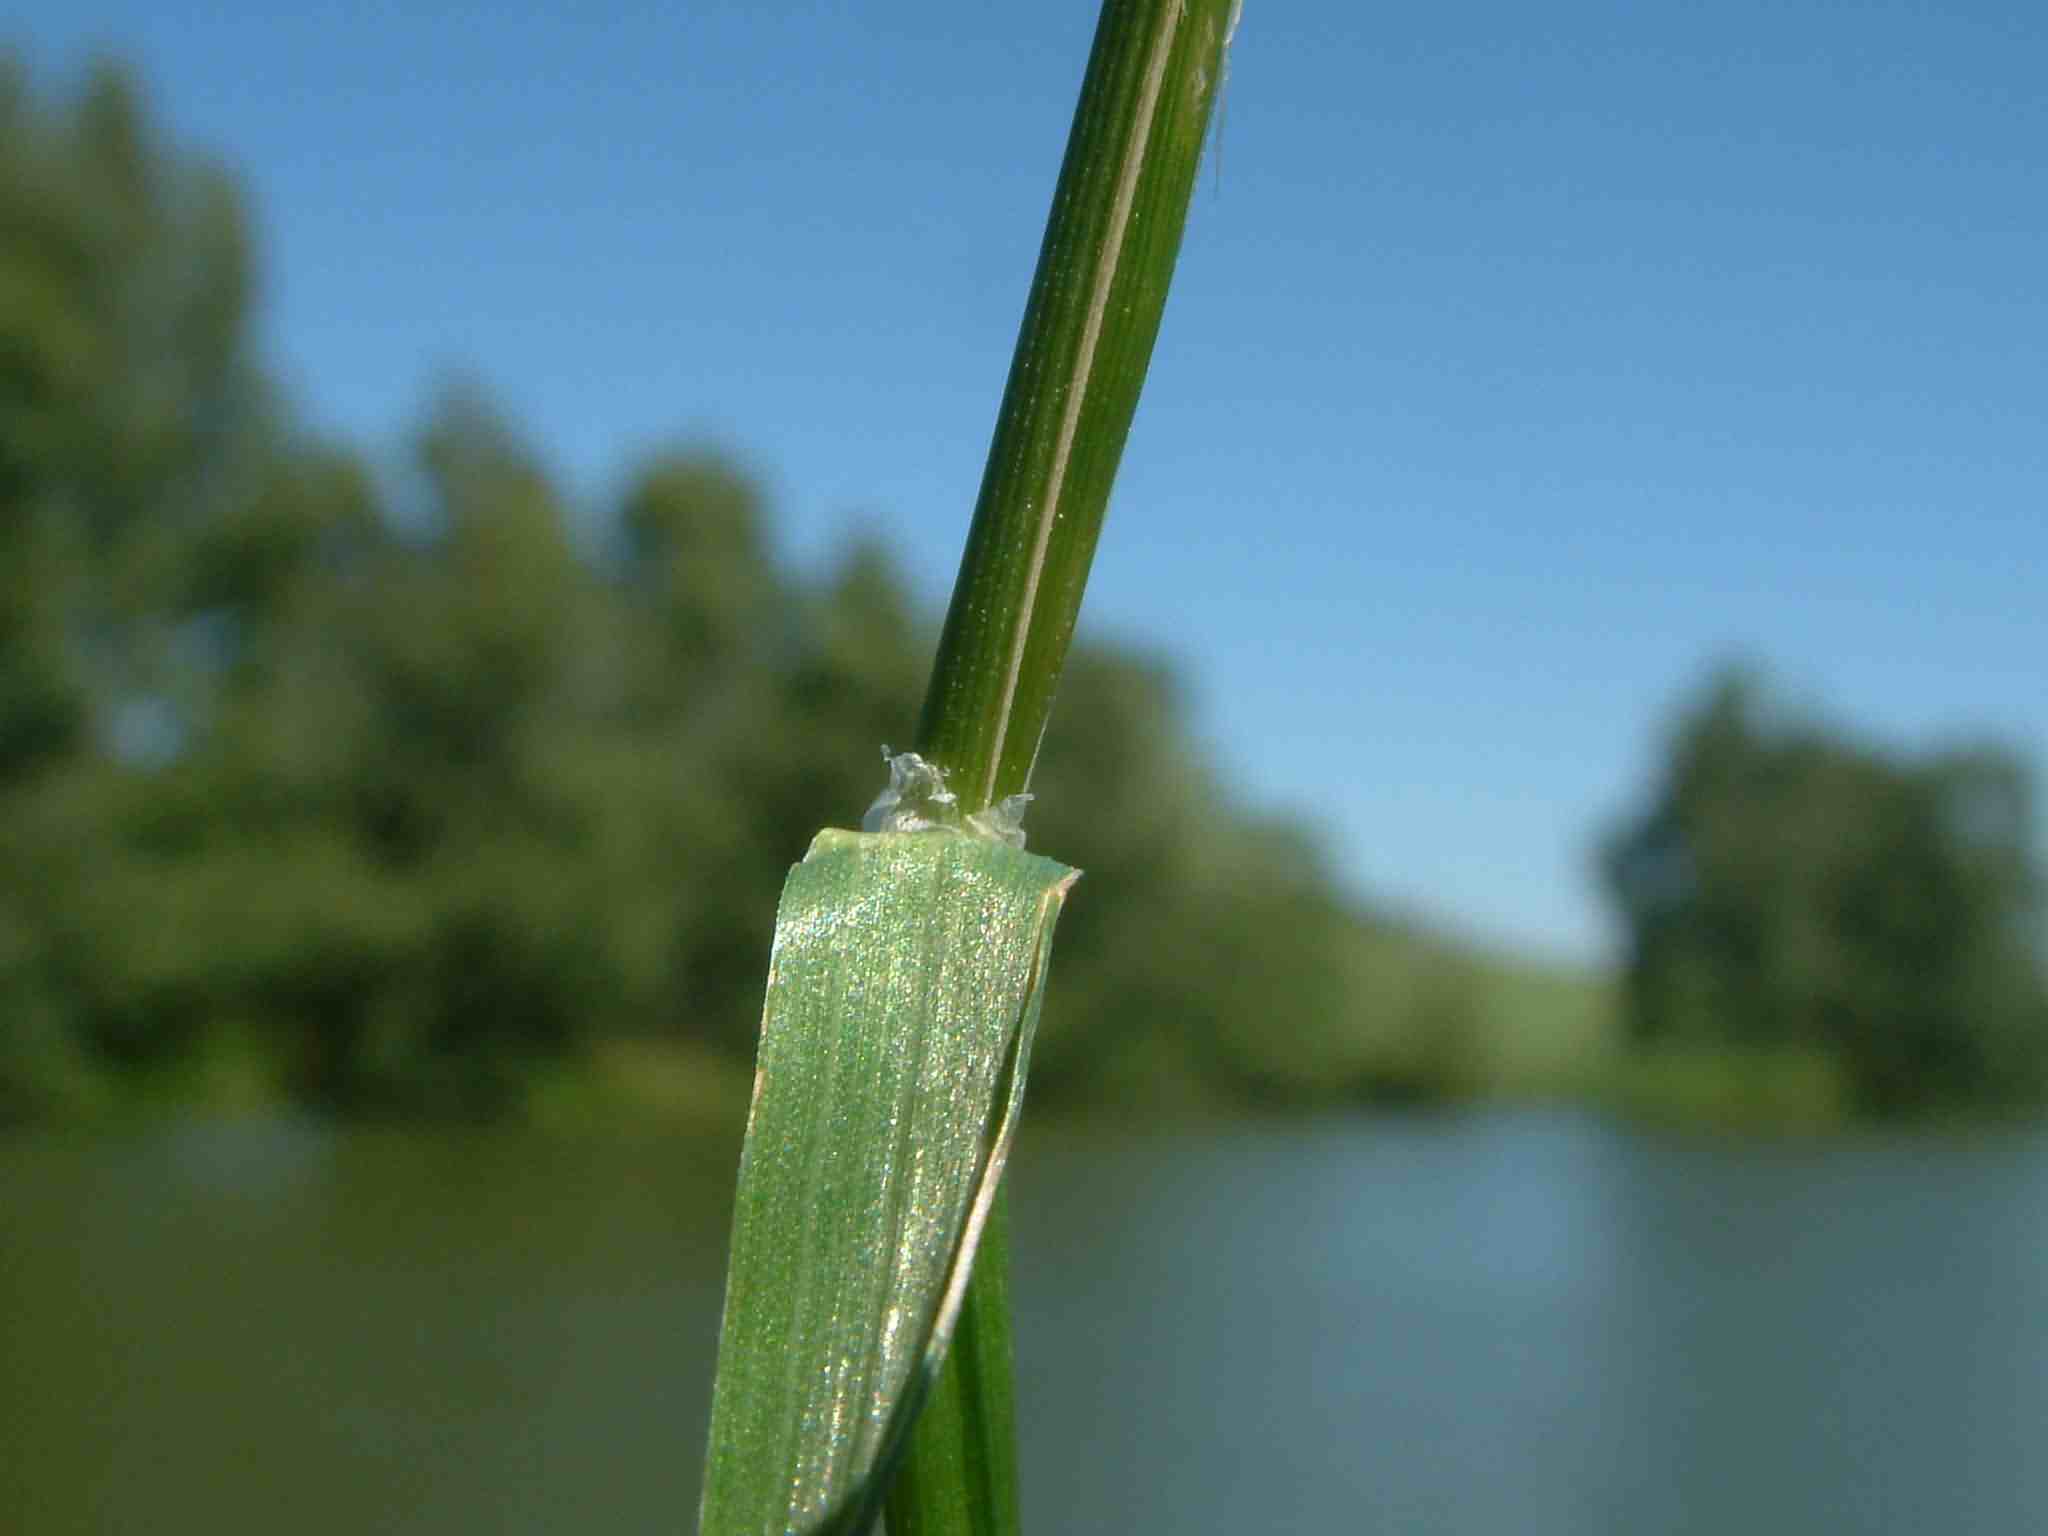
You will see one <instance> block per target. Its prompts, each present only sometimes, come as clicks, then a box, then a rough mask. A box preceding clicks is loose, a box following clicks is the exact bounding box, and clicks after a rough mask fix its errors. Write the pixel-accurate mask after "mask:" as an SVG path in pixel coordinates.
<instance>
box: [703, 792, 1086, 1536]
mask: <svg viewBox="0 0 2048 1536" xmlns="http://www.w3.org/2000/svg"><path fill="white" fill-rule="evenodd" d="M1073 879H1074V872H1073V871H1072V870H1070V869H1067V868H1065V867H1064V866H1062V865H1059V864H1055V863H1053V862H1052V861H1051V860H1050V859H1042V858H1038V857H1036V856H1035V855H1032V854H1027V853H1025V852H1023V851H1022V850H1021V849H1017V848H1012V847H1008V846H1006V845H1005V844H1003V843H1002V842H999V841H996V840H993V839H991V838H987V837H982V836H976V835H973V834H970V833H967V832H959V831H952V830H947V829H938V830H932V831H926V832H909V833H906V832H884V833H872V834H871V833H854V832H836V831H826V832H821V833H819V834H818V837H817V839H816V841H815V842H814V843H813V844H812V846H811V851H810V853H809V854H808V855H807V856H806V857H805V859H804V862H803V863H801V864H799V865H797V866H796V868H795V869H793V870H792V871H791V872H790V877H789V881H788V883H787V884H786V886H785V887H784V890H783V897H782V906H781V909H780V911H779V912H778V914H777V917H776V925H775V949H774V955H773V958H772V960H771V961H770V965H769V978H768V996H767V1005H766V1008H765V1010H764V1013H763V1018H762V1027H761V1045H760V1054H759V1061H758V1066H757V1069H756V1073H755V1085H754V1104H753V1109H752V1112H751V1114H750V1116H749V1120H748V1126H747V1137H746V1143H745V1147H744V1150H743V1151H742V1154H741V1162H740V1179H739V1192H738V1197H737V1204H736V1208H735V1212H734V1217H733V1245H732V1260H731V1267H730V1269H729V1271H728V1275H727V1281H726V1302H725V1318H724V1323H723V1329H722V1333H721V1336H720V1341H719V1359H718V1379H717V1385H716V1387H715V1389H714V1392H713V1398H712V1422H711V1445H710V1454H709V1460H708V1464H707V1467H706V1471H705V1487H704V1503H703V1512H702V1517H701V1529H702V1530H703V1531H704V1532H705V1533H706V1536H739V1533H746V1536H779V1533H785V1532H833V1533H842V1532H843V1533H857V1532H861V1531H865V1530H867V1529H869V1528H870V1527H871V1526H872V1525H873V1523H874V1521H875V1519H876V1517H877V1516H878V1515H879V1513H880V1509H881V1503H882V1498H883V1494H884V1492H885V1490H886V1486H887V1480H888V1476H889V1473H890V1472H891V1470H892V1468H893V1463H894V1460H895V1458H896V1456H897V1454H898V1453H899V1452H900V1450H901V1448H902V1445H903V1443H904V1440H905V1438H906V1435H907V1432H908V1428H909V1425H910V1423H911V1422H912V1420H913V1419H914V1418H915V1416H916V1409H917V1407H918V1404H919V1402H920V1400H921V1398H922V1397H923V1395H924V1394H925V1393H926V1392H927V1391H928V1390H929V1386H930V1380H931V1377H932V1376H933V1375H934V1374H935V1373H936V1370H937V1364H938V1361H939V1360H940V1359H942V1358H943V1357H944V1355H945V1352H946V1345H947V1342H948V1339H949V1335H950V1333H951V1331H952V1328H953V1323H954V1320H955V1318H956V1317H957V1315H958V1313H959V1310H960V1308H961V1304H962V1299H963V1296H964V1292H965V1288H966V1281H967V1276H968V1274H969V1272H970V1270H971V1267H972V1262H973V1257H974V1250H975V1246H976V1242H977V1238H978V1236H979V1234H980V1232H981V1231H982V1229H983V1228H984V1226H985V1224H986V1221H987V1218H988V1214H989V1208H990V1204H991V1202H992V1200H993V1198H994V1193H995V1189H996V1183H997V1180H998V1179H999V1178H1000V1176H1001V1172H1002V1166H1003V1162H1004V1160H1005V1158H1006V1157H1007V1155H1008V1150H1009V1144H1010V1139H1011V1136H1012V1135H1013V1133H1014V1130H1015V1125H1016V1113H1017V1108H1018V1105H1019V1103H1020V1102H1021V1099H1022V1094H1023V1083H1024V1068H1025V1065H1026V1062H1027V1059H1028V1055H1029V1052H1030V1045H1031V1035H1032V1031H1033V1029H1034V1028H1035V1026H1036V1023H1037V1015H1038V1006H1039V999H1040V996H1041V992H1042V988H1043V982H1044V975H1045V966H1046V960H1047V956H1048V954H1049V951H1050V946H1051V942H1052V929H1053V924H1054V921H1055V920H1056V918H1057V916H1058V913H1059V908H1060V905H1061V902H1062V901H1063V900H1064V898H1065V894H1066V891H1067V888H1068V887H1069V885H1070V884H1071V883H1072V881H1073Z"/></svg>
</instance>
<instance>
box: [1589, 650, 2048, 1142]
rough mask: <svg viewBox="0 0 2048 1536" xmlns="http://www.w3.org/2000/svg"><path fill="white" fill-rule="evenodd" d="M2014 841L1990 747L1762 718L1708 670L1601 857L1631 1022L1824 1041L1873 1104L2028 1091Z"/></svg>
mask: <svg viewBox="0 0 2048 1536" xmlns="http://www.w3.org/2000/svg"><path fill="white" fill-rule="evenodd" d="M2034 848H2035V843H2034V832H2033V826H2032V807H2031V796H2030V786H2029V783H2028V779H2027V775H2026V773H2025V770H2024V768H2023V766H2022V765H2021V764H2020V763H2019V762H2018V761H2017V760H2016V759H2014V758H2013V757H2012V756H2011V755H2010V754H2008V753H2005V752H2002V751H1998V750H1995V749H1990V748H1985V749H1979V750H1974V751H1969V752H1958V753H1952V754H1947V755H1944V756H1939V757H1935V758H1932V759H1929V760H1927V761H1924V762H1920V763H1907V762H1902V761H1898V760H1895V759H1892V758H1889V757H1887V756H1885V755H1883V754H1881V753H1878V752H1875V751H1873V750H1870V749H1867V748H1864V747H1860V746H1858V745H1855V744H1854V743H1851V742H1849V741H1847V740H1845V739H1843V738H1841V737H1839V736H1836V735H1834V734H1831V733H1830V732H1828V731H1826V730H1824V729H1823V728H1821V727H1820V726H1819V725H1817V724H1814V723H1811V722H1804V721H1798V720H1792V719H1789V718H1784V717H1779V716H1774V715H1773V714H1772V713H1771V712H1770V711H1769V710H1768V709H1767V707H1766V704H1765V701H1764V697H1763V694H1762V691H1761V688H1760V685H1759V684H1758V681H1757V679H1756V678H1755V677H1754V676H1753V675H1752V674H1751V673H1749V672H1747V671H1743V670H1740V669H1729V670H1726V671H1724V672H1722V673H1721V674H1720V675H1719V676H1718V677H1717V678H1716V679H1715V680H1714V681H1713V682H1712V684H1711V685H1710V686H1709V687H1708V688H1707V690H1706V691H1705V693H1704V695H1703V696H1702V697H1701V699H1700V700H1699V702H1697V703H1696V704H1695V705H1694V706H1693V707H1692V708H1691V709H1690V710H1689V711H1688V712H1687V713H1686V715H1685V717H1684V719H1683V720H1682V722H1681V724H1680V726H1679V728H1678V730H1677V732H1676V734H1675V735H1674V737H1673V740H1672V744H1671V747H1670V750H1669V753H1668V756H1667V760H1666V763H1665V767H1664V772H1663V776H1662V783H1661V785H1660V787H1659V789H1658V791H1657V793H1656V795H1655V797H1654V799H1653V801H1652V803H1651V806H1650V808H1649V809H1648V811H1647V812H1646V813H1645V814H1644V815H1643V816H1642V817H1641V818H1640V819H1639V820H1637V821H1635V822H1633V823H1631V824H1630V825H1628V826H1626V827H1624V828H1623V829H1621V830H1620V832H1619V833H1617V834H1616V835H1615V836H1614V837H1613V838H1612V839H1611V840H1610V841H1609V843H1608V844H1607V846H1606V847H1605V849H1604V851H1603V854H1602V860H1601V862H1602V868H1603V872H1604V876H1605V881H1606V885H1607V889H1608V891H1609V893H1610V895H1611V897H1612V899H1613V900H1614V902H1615V904H1616V906H1617V907H1618V909H1619V910H1620V912H1621V915H1622V917H1623V919H1624V921H1625V922H1626V923H1627V924H1628V929H1629V935H1630V958H1629V972H1628V997H1629V1012H1630V1024H1631V1029H1632V1032H1633V1034H1634V1036H1635V1037H1636V1038H1637V1039H1638V1040H1639V1041H1641V1042H1644V1043H1646V1044H1671V1045H1680V1046H1687V1047H1697V1046H1701V1045H1708V1044H1713V1043H1717V1042H1718V1043H1726V1044H1728V1045H1730V1046H1735V1047H1740V1048H1744V1049H1751V1050H1753V1049H1793V1050H1797V1049H1819V1050H1823V1051H1826V1052H1829V1053H1832V1054H1834V1055H1835V1056H1836V1057H1837V1058H1838V1059H1839V1060H1840V1062H1841V1063H1842V1065H1843V1067H1844V1068H1845V1070H1846V1071H1847V1072H1848V1073H1849V1076H1850V1080H1851V1082H1852V1083H1853V1085H1854V1087H1855V1091H1856V1092H1857V1094H1858V1096H1859V1099H1860V1101H1861V1103H1862V1105H1863V1107H1864V1108H1866V1109H1868V1110H1871V1111H1874V1112H1880V1113H1899V1112H1908V1111H1916V1110H1935V1109H1955V1108H1962V1107H1967V1106H1971V1105H1978V1104H1987V1103H1999V1102H2007V1101H2011V1100H2015V1099H2026V1098H2031V1097H2033V1096H2035V1095H2037V1094H2038V1093H2039V1092H2040V1091H2041V1088H2042V1086H2043V1067H2044V1048H2048V994H2044V985H2043V977H2042V973H2041V968H2040V962H2039V949H2038V944H2039V928H2038V924H2039V916H2040V907H2039V896H2040V889H2041V886H2040V878H2039V872H2038V870H2037V868H2036V864H2035V855H2034Z"/></svg>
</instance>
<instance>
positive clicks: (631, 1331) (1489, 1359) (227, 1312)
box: [0, 1114, 2048, 1536]
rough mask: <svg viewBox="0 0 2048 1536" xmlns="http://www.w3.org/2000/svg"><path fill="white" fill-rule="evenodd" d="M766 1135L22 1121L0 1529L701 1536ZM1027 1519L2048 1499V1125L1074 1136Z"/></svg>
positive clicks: (1691, 1515) (1665, 1517) (1034, 1299)
mask: <svg viewBox="0 0 2048 1536" xmlns="http://www.w3.org/2000/svg"><path fill="white" fill-rule="evenodd" d="M732 1153H733V1149H732V1148H731V1147H730V1146H729V1145H716V1144H708V1143H705V1142H702V1141H692V1140H688V1139H682V1138H677V1139H674V1140H653V1139H643V1140H637V1141H635V1140H620V1141H612V1142H606V1141H591V1142H582V1141H576V1140H564V1139H543V1138H538V1137H531V1136H521V1135H513V1134H505V1133H466V1134H445V1133H444V1134H433V1135H428V1134H420V1133H405V1132H395V1131H360V1130H352V1131H333V1130H327V1129H321V1128H314V1127H308V1126H302V1125H294V1124H289V1123H286V1124H277V1123H251V1124H215V1125H202V1126H173V1127H165V1128H161V1129H158V1130H153V1131H149V1132H146V1133H135V1134H130V1135H124V1136H119V1137H109V1136H100V1137H92V1138H80V1137H63V1136H28V1137H17V1138H15V1139H13V1140H8V1141H0V1530H5V1531H8V1532H21V1533H24V1536H40V1533H46V1532H47V1533H52V1536H58V1533H62V1536H73V1533H97V1532H131V1531H147V1532H150V1533H152V1536H158V1533H171V1536H175V1533H181V1532H186V1531H190V1532H206V1533H209V1536H222V1533H238V1532H243V1531H248V1532H257V1531H270V1530H277V1529H287V1530H290V1531H292V1532H293V1533H294V1536H325V1533H329V1532H332V1533H337V1536H338V1533H343V1532H346V1533H350V1536H356V1533H361V1532H366V1531H377V1532H382V1533H408V1536H409V1533H420V1536H425V1533H429V1532H431V1533H436V1536H462V1533H469V1532H476V1533H484V1532H490V1533H508V1536H512V1533H516V1536H524V1533H538V1532H571V1531H574V1532H600V1531H602V1532H650V1533H652V1532H663V1533H667V1532H676V1531H687V1530H690V1529H693V1528H694V1524H695V1501H696V1488H697V1478H698V1472H699V1465H698V1464H699V1461H700V1459H701V1457H702V1453H703V1447H702V1439H703V1434H704V1425H705V1417H706V1411H707V1408H708V1396H709V1382H710V1369H711V1361H712V1355H713V1349H714V1345H715V1340H716V1332H717V1313H718V1302H719V1287H720V1272H721V1265H722V1248H723V1243H724V1237H725V1232H724V1227H725V1221H726V1219H727V1199H728V1189H727V1186H728V1183H729V1180H730V1178H731V1169H732V1164H731V1157H732ZM1015 1226H1016V1245H1017V1252H1018V1264H1017V1271H1016V1301H1017V1305H1018V1309H1019V1311H1018V1321H1017V1326H1018V1342H1019V1378H1020V1380H1019V1413H1020V1418H1021V1421H1022V1422H1021V1434H1022V1441H1023V1443H1022V1457H1023V1475H1024V1492H1025V1510H1024V1514H1025V1525H1026V1529H1027V1530H1028V1531H1030V1532H1033V1533H1038V1536H1069V1533H1071V1536H1082V1533H1095V1532H1102V1533H1125V1532H1134V1531H1146V1532H1150V1531H1161V1532H1165V1531H1175V1532H1198V1533H1199V1532H1215V1533H1238V1532H1252V1531H1256V1532H1262V1533H1263V1532H1294V1531H1299V1532H1315V1533H1327V1532H1331V1531H1347V1532H1348V1531H1363V1532H1372V1531H1389V1532H1413V1531H1422V1532H1431V1533H1454V1536H1456V1533H1473V1536H1479V1533H1487V1536H1491V1533H1515V1536H1551V1533H1556V1536H1565V1533H1591V1532H1603V1533H1604V1532H1613V1533H1617V1536H1619V1533H1629V1536H1635V1533H1641V1532H1650V1531H1655V1532H1701V1533H1709V1532H1712V1533H1722V1532H1730V1533H1733V1532H1741V1533H1744V1536H1758V1533H1763V1536H1768V1533H1774V1532H1786V1533H1793V1532H1798V1533H1811V1532H1815V1531H1827V1532H1899V1533H1907V1532H1911V1533H1915V1536H1919V1533H1924V1532H1929V1531H1940V1532H1944V1533H1976V1532H1982V1533H1987V1536H1989V1533H1998V1536H2006V1533H2019V1532H2030V1531H2037V1530H2048V1455H2044V1454H2043V1441H2044V1432H2048V1326H2044V1322H2048V1243H2044V1241H2043V1239H2044V1232H2048V1134H2044V1133H2040V1132H2001V1133H1995V1134H1991V1133H1987V1134H1984V1135H1980V1136H1974V1137H1967V1138H1950V1137H1925V1138H1921V1137H1913V1138H1899V1139H1885V1138H1877V1137H1871V1138H1850V1139H1845V1140H1840V1141H1832V1142H1815V1143H1796V1144H1766V1143H1756V1142H1721V1141H1710V1140H1698V1139H1684V1138H1672V1137H1659V1136H1653V1135H1647V1134H1642V1133H1637V1132H1632V1131H1628V1130H1624V1129H1619V1128H1615V1127H1611V1126H1608V1125H1605V1124H1602V1123H1601V1122H1598V1121H1595V1120H1591V1119H1586V1118H1581V1117H1577V1116H1572V1115H1563V1114H1558V1115H1551V1114H1490V1115H1480V1116H1471V1117H1463V1118H1447V1119H1415V1120H1356V1121H1346V1122H1337V1123H1323V1124H1318V1125H1315V1126H1311V1127H1307V1128H1301V1127H1293V1128H1282V1127H1265V1128H1254V1129H1242V1128H1239V1129H1231V1130H1228V1131H1223V1132H1216V1131H1208V1132H1203V1133H1200V1134H1195V1133H1173V1134H1164V1133H1159V1134H1150V1135H1147V1134H1141V1133H1135V1132H1129V1133H1116V1134H1111V1133H1107V1132H1087V1133H1080V1132H1071V1131H1062V1132H1048V1133H1045V1134H1042V1135H1040V1136H1039V1137H1038V1138H1037V1139H1036V1140H1034V1141H1032V1142H1030V1143H1029V1144H1027V1146H1026V1147H1025V1148H1024V1149H1023V1151H1022V1153H1021V1155H1020V1161H1019V1163H1018V1166H1017V1169H1016V1173H1015Z"/></svg>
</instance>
